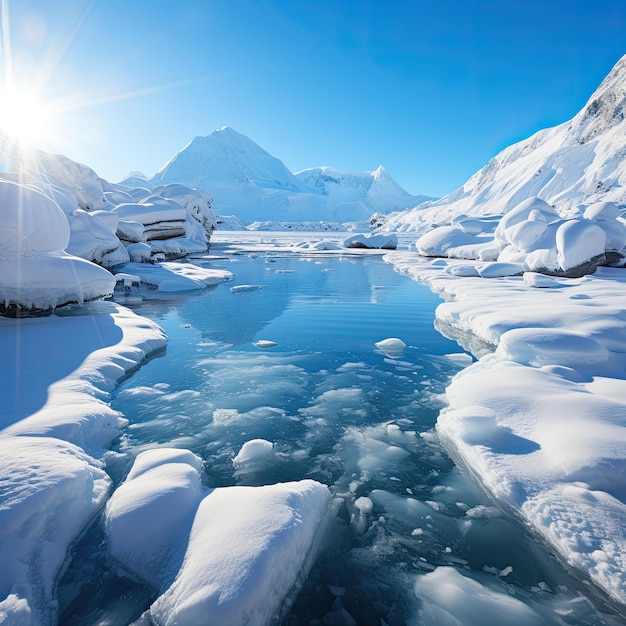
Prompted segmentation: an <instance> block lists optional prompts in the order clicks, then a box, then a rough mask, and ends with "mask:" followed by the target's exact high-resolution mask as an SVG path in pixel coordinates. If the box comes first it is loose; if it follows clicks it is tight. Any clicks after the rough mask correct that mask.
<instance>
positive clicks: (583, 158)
mask: <svg viewBox="0 0 626 626" xmlns="http://www.w3.org/2000/svg"><path fill="white" fill-rule="evenodd" d="M625 115H626V56H624V57H622V58H621V59H620V60H619V62H618V63H617V64H616V65H615V66H614V68H613V69H612V70H611V72H610V73H609V74H608V76H607V77H606V78H605V79H604V81H602V83H601V85H600V86H599V87H598V89H597V90H596V91H595V92H594V93H593V95H592V96H591V98H589V101H588V102H587V103H586V105H585V106H584V108H583V109H582V110H581V111H580V112H579V113H578V114H577V115H576V116H574V118H573V119H571V120H570V121H567V122H564V123H563V124H560V125H559V126H555V127H553V128H548V129H545V130H541V131H539V132H537V133H535V134H534V135H533V136H531V137H529V138H528V139H525V140H524V141H520V142H519V143H516V144H513V145H512V146H509V147H508V148H506V149H505V150H503V151H502V152H500V154H498V155H497V156H495V157H494V158H493V159H491V160H490V161H489V162H488V163H487V164H486V165H485V166H484V167H483V168H482V169H481V170H479V171H478V172H476V174H474V175H473V176H472V177H471V178H470V179H469V180H468V181H467V182H466V183H465V184H464V185H463V186H462V187H460V188H459V189H457V190H456V191H454V192H452V193H451V194H449V195H447V196H444V197H443V198H441V199H440V200H437V201H435V202H429V203H425V204H422V205H421V206H418V207H416V208H415V209H412V210H410V211H407V212H403V213H398V214H395V215H393V216H392V217H390V219H389V220H388V221H387V223H386V224H385V226H384V228H385V229H390V230H403V231H413V230H426V229H428V228H429V227H430V226H431V225H440V224H443V223H449V222H450V220H451V219H452V218H453V217H454V216H457V215H461V214H465V215H469V216H480V215H487V214H494V213H506V212H507V211H508V210H509V209H511V208H512V207H514V206H516V205H517V204H519V203H520V202H521V201H523V200H525V199H526V198H529V197H531V196H537V197H539V198H541V199H543V200H545V201H547V202H548V203H549V204H551V205H554V206H555V207H556V209H557V211H558V212H559V213H560V214H561V215H564V216H565V215H567V214H568V212H569V211H570V210H572V209H574V208H576V207H577V205H579V204H581V203H584V204H592V203H594V202H599V201H613V202H615V203H617V204H618V205H625V204H626V121H625V119H624V118H625Z"/></svg>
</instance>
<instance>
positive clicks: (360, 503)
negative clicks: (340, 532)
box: [354, 496, 374, 515]
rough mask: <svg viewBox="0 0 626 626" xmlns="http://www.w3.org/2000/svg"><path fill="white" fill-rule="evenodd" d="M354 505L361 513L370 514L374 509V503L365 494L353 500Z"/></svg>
mask: <svg viewBox="0 0 626 626" xmlns="http://www.w3.org/2000/svg"><path fill="white" fill-rule="evenodd" d="M354 506H355V507H356V508H357V509H358V510H359V511H360V512H361V513H363V514H367V515H370V514H371V512H372V511H373V510H374V503H373V502H372V501H371V500H370V499H369V498H366V497H365V496H361V497H360V498H357V499H356V500H355V501H354Z"/></svg>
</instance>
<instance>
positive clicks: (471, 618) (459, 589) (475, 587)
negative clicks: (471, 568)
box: [415, 567, 545, 626]
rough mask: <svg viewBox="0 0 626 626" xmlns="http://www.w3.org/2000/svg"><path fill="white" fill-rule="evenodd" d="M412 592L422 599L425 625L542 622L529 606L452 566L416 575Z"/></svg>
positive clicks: (520, 625) (532, 625)
mask: <svg viewBox="0 0 626 626" xmlns="http://www.w3.org/2000/svg"><path fill="white" fill-rule="evenodd" d="M415 593H416V595H417V596H418V597H419V598H420V600H421V601H422V606H421V607H420V611H419V613H420V614H419V619H420V622H419V623H420V624H423V625H424V626H442V625H446V626H448V625H449V626H452V625H453V624H463V626H484V625H485V624H509V625H511V626H535V625H536V626H539V625H540V624H545V621H544V620H543V619H542V618H541V617H540V616H539V615H538V614H537V613H536V612H535V611H533V610H532V609H531V608H530V607H529V606H528V605H526V604H524V603H523V602H522V601H521V600H518V599H517V598H514V597H513V596H511V595H509V594H508V593H506V592H501V591H496V590H495V589H490V588H488V587H486V586H484V585H481V584H480V583H479V582H477V581H475V580H473V579H471V578H468V577H466V576H463V574H461V573H460V572H459V571H458V570H456V569H455V568H453V567H437V568H436V569H435V570H434V571H433V572H429V573H427V574H423V575H421V576H418V577H417V578H416V580H415Z"/></svg>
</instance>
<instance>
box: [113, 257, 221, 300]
mask: <svg viewBox="0 0 626 626" xmlns="http://www.w3.org/2000/svg"><path fill="white" fill-rule="evenodd" d="M154 258H156V257H154ZM120 269H121V271H123V272H126V273H131V274H135V275H136V276H139V278H140V279H141V282H142V284H143V285H146V286H147V287H149V288H152V289H154V288H156V289H158V290H159V291H161V292H164V293H184V292H187V291H199V290H202V289H206V288H207V287H209V286H211V285H217V284H218V283H221V282H224V281H227V280H230V279H231V278H232V277H233V275H232V274H231V273H230V272H227V271H226V270H217V269H208V268H204V267H199V266H197V265H194V264H193V263H173V262H164V263H157V264H155V265H151V264H150V263H128V264H126V265H124V266H123V267H122V268H120Z"/></svg>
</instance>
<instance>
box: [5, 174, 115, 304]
mask: <svg viewBox="0 0 626 626" xmlns="http://www.w3.org/2000/svg"><path fill="white" fill-rule="evenodd" d="M0 205H1V206H2V212H1V214H0V314H2V315H10V316H22V315H28V314H33V313H42V312H50V311H52V310H54V309H55V308H57V307H59V306H63V305H65V304H69V303H77V304H82V303H83V302H87V301H89V300H96V299H100V298H104V297H107V296H110V295H111V294H112V293H113V287H114V286H115V279H114V278H113V276H112V275H111V274H110V273H109V272H108V271H107V270H105V269H103V268H102V267H99V266H97V265H94V264H93V263H90V262H89V261H85V260H84V259H80V258H78V257H75V256H72V255H70V254H67V253H66V252H65V251H64V249H65V248H66V247H67V246H68V244H69V240H70V227H69V223H68V221H67V218H66V217H65V214H64V213H63V211H62V210H61V209H60V207H59V206H58V205H57V204H56V202H54V200H52V199H51V198H49V197H47V196H45V195H44V194H43V193H40V192H39V191H37V190H35V189H30V188H28V187H26V186H24V185H19V184H17V183H13V182H11V181H7V180H0Z"/></svg>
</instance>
